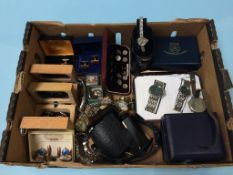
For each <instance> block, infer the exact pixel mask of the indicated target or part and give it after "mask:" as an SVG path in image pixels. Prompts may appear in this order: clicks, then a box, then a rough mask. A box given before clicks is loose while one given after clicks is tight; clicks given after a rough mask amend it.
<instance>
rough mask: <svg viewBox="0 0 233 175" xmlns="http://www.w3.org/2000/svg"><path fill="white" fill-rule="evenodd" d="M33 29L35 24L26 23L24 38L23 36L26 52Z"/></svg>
mask: <svg viewBox="0 0 233 175" xmlns="http://www.w3.org/2000/svg"><path fill="white" fill-rule="evenodd" d="M32 27H33V24H32V23H31V22H27V23H26V27H25V30H24V36H23V46H24V48H25V50H26V48H27V46H28V45H29V41H30V36H31V32H32Z"/></svg>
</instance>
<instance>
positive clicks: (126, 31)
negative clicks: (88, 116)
mask: <svg viewBox="0 0 233 175" xmlns="http://www.w3.org/2000/svg"><path fill="white" fill-rule="evenodd" d="M147 25H148V26H149V27H150V28H151V31H152V33H153V36H154V43H155V45H154V47H155V49H157V50H158V49H159V52H157V51H156V52H157V53H156V54H154V56H155V57H160V56H163V57H164V59H163V60H162V59H154V60H156V62H154V63H153V64H152V66H154V67H155V68H156V67H157V66H158V65H159V67H160V66H161V67H164V68H166V69H168V68H169V67H170V66H171V65H172V67H173V66H174V62H175V60H176V62H179V61H178V60H177V59H178V58H177V57H176V56H175V55H177V54H178V55H179V56H182V57H180V59H182V62H183V64H182V65H177V67H179V68H180V67H183V66H184V67H186V66H189V64H192V65H193V67H191V68H190V69H195V70H196V74H197V75H198V76H199V77H200V80H201V84H202V88H203V89H204V90H205V92H206V96H205V100H206V101H207V102H208V103H207V106H208V109H209V110H210V111H213V112H215V113H216V119H217V121H218V124H219V134H220V135H221V137H222V139H223V141H222V147H224V150H225V158H224V159H222V160H221V161H215V162H209V161H208V162H198V163H197V162H191V163H188V164H181V163H174V164H170V163H168V162H167V161H166V160H165V159H166V156H164V155H163V153H162V152H163V150H162V148H161V147H159V148H158V151H157V152H156V153H155V154H153V155H151V156H150V157H149V158H147V159H145V160H143V161H139V162H136V163H131V164H128V163H127V164H113V163H111V162H105V163H98V164H97V163H96V164H90V165H87V164H83V163H81V162H80V161H73V160H70V161H48V162H42V163H41V162H40V163H39V162H30V159H29V150H28V138H27V137H25V136H23V135H21V133H20V124H21V121H22V119H23V117H24V116H35V114H36V111H37V110H38V109H37V108H38V104H37V102H36V100H35V99H34V98H33V96H32V95H31V94H30V92H29V91H28V87H29V86H30V84H31V83H32V82H37V83H39V84H40V85H41V83H43V81H41V80H39V79H37V78H36V77H35V76H33V75H32V74H31V73H30V70H31V67H32V65H33V64H36V63H38V62H39V63H41V64H46V62H44V60H46V57H49V61H48V63H49V64H57V62H54V60H53V59H56V57H57V54H56V56H55V55H54V54H49V55H46V54H45V53H44V52H43V50H42V48H41V45H40V43H39V42H38V41H39V40H40V39H41V37H42V36H46V37H56V36H61V34H64V33H65V34H66V35H67V36H72V37H73V38H82V37H87V36H88V34H89V33H93V34H94V36H95V37H103V36H104V32H105V31H106V30H108V31H110V33H112V34H113V36H116V35H119V34H121V44H122V45H124V46H127V47H129V48H130V46H131V36H132V31H133V29H134V28H135V23H129V24H63V23H61V22H48V21H47V22H42V21H32V22H28V23H27V25H26V29H25V34H24V37H23V49H22V51H21V53H20V56H19V61H18V66H17V69H16V81H15V87H14V89H13V92H12V94H11V97H10V99H9V107H8V111H7V116H6V123H7V124H6V129H5V130H4V131H3V134H2V140H1V147H0V162H1V163H2V164H7V165H21V166H34V167H70V168H116V167H117V168H156V167H163V168H170V167H173V168H174V167H209V166H212V167H217V166H233V119H232V118H233V109H232V104H231V99H230V95H229V89H230V88H232V83H231V81H230V78H229V75H228V72H227V70H225V69H224V65H223V62H222V58H221V52H220V50H219V49H218V47H217V41H218V37H217V33H216V30H215V25H214V21H213V20H208V19H178V20H176V21H171V22H151V23H149V22H148V23H147ZM173 31H177V36H176V37H174V38H171V37H170V36H171V33H172V32H173ZM193 37H194V38H193ZM166 38H169V40H167V39H166ZM185 38H186V39H187V38H188V39H187V40H186V39H185ZM110 41H112V40H111V38H107V39H106V38H103V40H102V42H103V44H104V43H105V42H107V44H110V43H111V42H110ZM156 42H159V43H160V44H159V43H157V44H156ZM59 43H60V41H59ZM62 43H63V44H67V43H66V42H64V41H63V42H62ZM60 44H61V43H60ZM56 45H58V44H56ZM61 46H62V45H59V47H58V48H57V49H58V50H59V48H61ZM69 46H70V44H67V45H66V46H65V47H67V48H69ZM191 46H193V47H192V48H193V49H195V51H194V50H193V51H192V50H190V49H191ZM156 47H159V48H156ZM160 47H161V48H163V49H160ZM197 49H198V54H192V53H193V52H196V50H197ZM50 51H51V48H50ZM55 51H57V50H55ZM106 51H107V48H106V47H104V46H103V48H102V53H101V55H102V59H101V72H102V73H101V76H102V79H101V84H102V86H103V90H104V92H106V88H105V85H106V81H105V79H106V77H107V76H106V74H107V73H106V72H107V71H106V70H107V69H106V66H107V59H108V58H107V52H106ZM71 52H72V51H71ZM71 52H70V53H71ZM70 53H65V54H62V55H59V58H61V60H59V63H60V62H61V63H62V62H64V63H63V64H64V65H62V66H63V67H64V68H63V69H65V68H66V66H67V65H66V64H68V67H69V66H70V64H73V63H74V60H73V59H74V57H73V53H72V54H70ZM200 53H203V55H200ZM157 54H158V55H157ZM60 56H61V57H60ZM165 56H166V57H165ZM200 56H202V59H201V61H200ZM64 57H65V59H64ZM66 57H68V58H70V59H68V58H66ZM187 57H189V60H190V61H191V62H188V61H187V62H186V63H185V60H186V59H187ZM173 60H174V62H173ZM187 60H188V59H187ZM94 61H96V60H94ZM163 61H166V62H163ZM165 63H166V64H165ZM71 67H72V66H71ZM174 67H176V65H175V66H174ZM74 68H75V67H73V69H74ZM156 69H157V68H156ZM49 73H50V70H49V71H48V74H49ZM66 73H67V71H66ZM68 73H69V75H70V74H71V73H72V71H68ZM71 75H73V74H71ZM46 76H47V75H44V77H43V78H46ZM103 77H105V78H103ZM76 78H79V77H78V76H77V77H76ZM47 83H49V86H50V84H51V82H47ZM47 83H46V88H48V85H47ZM72 83H73V82H72ZM74 83H77V82H76V81H75V82H74ZM43 84H44V83H43ZM56 87H57V84H55V85H53V88H56ZM130 87H132V86H130ZM63 88H66V90H65V91H66V92H70V91H71V92H73V91H74V92H76V89H75V88H73V85H71V84H69V87H65V86H64V87H63ZM48 89H51V88H48ZM77 91H78V92H80V91H79V90H77ZM132 93H133V90H132V89H131V91H130V94H127V95H133V94H132ZM143 93H148V92H143ZM70 94H71V93H70ZM71 95H72V94H71ZM78 95H79V94H78ZM112 96H113V99H119V94H114V95H112ZM40 105H41V104H40ZM48 105H49V106H50V105H51V104H48ZM55 105H56V104H55ZM60 105H64V106H66V105H72V106H74V105H77V106H79V104H76V103H75V104H73V103H71V104H66V103H64V104H58V106H60ZM72 109H73V108H72ZM55 112H56V111H55ZM58 112H59V111H58ZM63 112H66V111H63ZM70 114H71V113H70ZM191 118H192V117H191ZM200 118H202V117H200ZM68 119H69V118H68ZM204 119H206V118H205V117H204V116H203V118H202V119H200V121H196V122H197V123H198V122H206V121H203V120H204ZM191 120H192V121H193V119H191ZM66 121H67V120H66ZM164 121H167V120H164ZM67 122H68V121H67ZM181 122H184V123H185V125H186V124H187V123H186V122H185V121H181ZM151 123H152V124H153V125H155V126H158V127H159V126H160V121H152V122H151ZM208 123H209V122H208ZM62 124H64V123H62ZM62 126H63V125H62ZM165 126H166V127H167V129H168V128H170V125H165ZM201 126H202V125H200V127H201ZM35 127H36V126H35ZM193 127H194V126H193ZM209 127H210V126H209ZM201 128H202V129H201V130H199V131H197V132H198V133H199V135H201V133H203V132H205V133H203V135H202V136H203V138H202V136H201V137H200V138H197V139H201V138H202V139H205V138H206V137H208V139H210V138H209V135H208V131H209V129H210V128H203V127H201ZM186 129H187V133H188V129H189V128H185V131H183V130H182V132H186ZM72 131H74V130H72ZM34 134H38V133H34ZM64 134H65V132H64ZM173 134H176V133H175V132H174V133H173ZM190 134H193V133H190ZM62 135H63V134H61V132H60V134H59V137H60V136H61V138H62ZM68 135H69V137H68V138H69V140H70V143H71V141H73V140H72V138H71V137H72V136H73V132H71V133H70V134H68ZM39 136H40V134H39ZM170 136H171V137H172V136H173V135H172V134H171V135H170ZM204 136H205V137H204ZM210 137H211V138H212V136H210ZM213 137H214V136H213ZM70 138H71V139H70ZM164 138H167V137H164ZM170 139H171V138H170ZM170 139H169V141H170ZM188 139H189V138H188ZM208 139H206V140H207V141H208ZM61 140H62V139H61ZM178 141H179V140H178ZM191 141H195V140H191ZM181 142H182V140H181ZM202 143H203V142H202ZM210 143H212V140H210ZM179 144H180V143H179ZM168 145H169V144H168ZM181 146H182V145H181ZM183 146H185V145H183ZM207 146H209V144H207ZM164 148H165V149H166V148H167V149H166V150H167V151H168V152H170V153H169V154H170V155H171V154H174V155H175V156H176V155H177V153H179V152H180V151H179V150H178V151H177V149H175V150H174V151H173V152H172V151H171V149H168V147H164ZM181 148H182V147H181ZM219 148H221V146H220V142H219V147H218V150H219ZM69 149H70V148H69ZM72 150H74V147H73V149H72ZM213 151H216V150H215V149H214V150H213ZM69 152H72V151H69ZM219 155H222V153H221V154H219ZM168 159H169V160H172V159H174V157H172V156H168Z"/></svg>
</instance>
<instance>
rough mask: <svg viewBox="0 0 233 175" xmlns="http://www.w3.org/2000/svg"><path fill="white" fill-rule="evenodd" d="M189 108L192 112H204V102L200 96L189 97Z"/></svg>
mask: <svg viewBox="0 0 233 175" xmlns="http://www.w3.org/2000/svg"><path fill="white" fill-rule="evenodd" d="M189 108H190V110H191V111H192V112H204V111H205V110H206V104H205V102H204V100H203V99H201V98H195V97H193V98H191V100H190V101H189Z"/></svg>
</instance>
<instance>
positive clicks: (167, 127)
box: [161, 112, 225, 163]
mask: <svg viewBox="0 0 233 175" xmlns="http://www.w3.org/2000/svg"><path fill="white" fill-rule="evenodd" d="M161 134H162V143H163V155H164V160H165V161H166V162H171V163H172V162H205V161H215V160H221V159H223V158H224V157H225V149H224V145H223V140H222V138H221V136H220V134H219V131H218V127H217V124H216V122H215V120H214V119H213V118H212V117H211V116H209V114H208V113H207V112H204V113H183V114H166V115H164V116H163V117H162V119H161Z"/></svg>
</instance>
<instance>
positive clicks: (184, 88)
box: [174, 79, 191, 112]
mask: <svg viewBox="0 0 233 175" xmlns="http://www.w3.org/2000/svg"><path fill="white" fill-rule="evenodd" d="M190 94H191V90H190V81H188V80H184V79H182V80H181V84H180V87H179V91H178V94H177V97H176V102H175V107H174V110H176V111H179V112H182V110H183V107H184V104H185V101H186V99H187V97H188V96H189V95H190Z"/></svg>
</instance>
